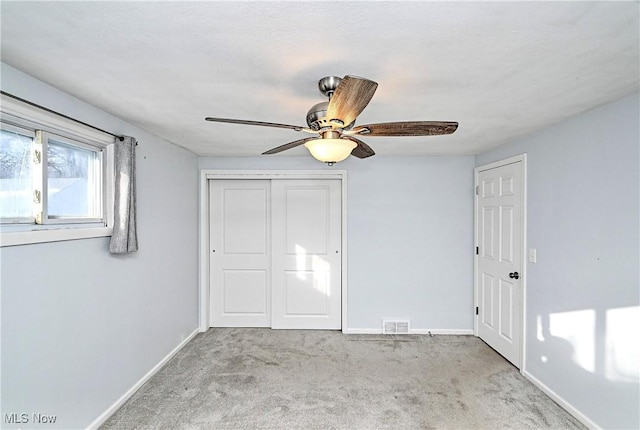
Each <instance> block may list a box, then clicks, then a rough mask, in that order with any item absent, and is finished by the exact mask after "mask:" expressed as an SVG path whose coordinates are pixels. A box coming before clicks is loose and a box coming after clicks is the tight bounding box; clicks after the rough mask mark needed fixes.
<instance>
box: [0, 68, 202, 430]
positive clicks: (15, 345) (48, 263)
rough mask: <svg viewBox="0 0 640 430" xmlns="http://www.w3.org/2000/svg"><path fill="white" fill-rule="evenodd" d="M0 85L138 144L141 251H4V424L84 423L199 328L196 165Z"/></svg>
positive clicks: (27, 83)
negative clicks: (20, 416) (27, 420)
mask: <svg viewBox="0 0 640 430" xmlns="http://www.w3.org/2000/svg"><path fill="white" fill-rule="evenodd" d="M1 84H2V89H3V90H4V91H7V92H9V93H12V94H15V95H17V96H20V97H23V98H25V99H28V100H31V101H34V102H36V103H39V104H41V105H44V106H46V107H49V108H52V109H55V110H58V111H60V112H63V113H65V114H67V115H69V116H72V117H74V118H77V119H80V120H83V121H85V122H88V123H90V124H93V125H96V126H98V127H101V128H103V129H106V130H110V131H114V132H117V133H125V134H129V135H132V136H134V137H136V138H137V139H138V141H139V142H140V145H139V146H138V148H137V160H136V161H137V167H138V171H137V175H138V176H137V186H138V238H139V245H140V250H139V251H138V252H137V253H134V254H131V255H126V256H118V257H115V256H112V255H110V254H109V251H108V244H109V238H96V239H87V240H74V241H66V242H55V243H46V244H37V245H25V246H15V247H8V248H2V249H1V250H0V261H1V265H2V267H1V273H2V278H1V294H2V296H1V299H2V415H1V416H2V419H4V414H5V413H28V414H29V416H30V417H31V414H32V413H42V414H54V415H57V421H56V424H55V425H44V424H43V425H42V426H41V427H42V428H44V427H46V428H66V429H69V428H84V427H86V426H87V425H88V424H90V423H91V422H92V421H93V420H94V419H96V418H97V417H98V416H99V415H100V414H101V413H103V412H104V411H105V410H106V409H107V408H108V407H110V406H111V405H112V404H113V403H114V402H115V401H116V400H118V398H120V396H122V395H123V394H124V393H125V392H126V391H127V390H128V389H129V388H131V387H132V386H133V385H134V384H135V383H136V382H137V381H138V380H139V379H140V378H142V377H143V376H144V375H145V374H146V373H147V372H148V371H149V370H151V368H152V367H153V366H155V365H156V364H157V363H158V362H159V361H160V360H161V359H162V358H164V357H165V356H166V355H167V354H168V353H169V352H170V351H172V350H173V349H174V348H175V347H176V346H177V345H178V344H180V342H181V341H182V340H183V339H185V338H186V337H187V336H188V335H189V334H191V333H192V332H193V331H194V330H195V329H196V328H197V316H198V310H197V306H198V302H197V300H198V290H197V288H198V280H197V273H198V272H197V267H198V264H197V261H198V254H197V250H198V245H197V243H198V230H197V229H198V215H197V213H198V212H197V208H198V203H197V189H198V179H197V158H196V157H195V156H194V155H193V154H192V153H190V152H188V151H185V150H183V149H181V148H178V147H177V146H175V145H172V144H170V143H168V142H166V141H163V140H161V139H159V138H157V137H155V136H153V135H151V134H149V133H146V132H144V131H142V130H140V129H138V128H135V127H133V126H131V125H129V124H127V123H125V122H123V121H121V120H119V119H116V118H115V117H113V116H110V115H108V114H106V113H104V112H102V111H100V110H98V109H96V108H93V107H91V106H89V105H86V104H84V103H83V102H81V101H79V100H77V99H74V98H72V97H70V96H68V95H66V94H64V93H62V92H60V91H58V90H56V89H54V88H52V87H50V86H47V85H45V84H43V83H42V82H39V81H36V80H35V79H33V78H31V77H29V76H27V75H24V74H22V73H21V72H18V71H17V70H15V69H13V68H11V67H8V66H6V65H4V64H3V65H2V81H1ZM105 90H108V89H105ZM31 426H33V424H29V427H31ZM14 427H25V426H20V425H16V426H14ZM36 427H37V426H36ZM3 428H12V426H10V425H6V424H5V427H3Z"/></svg>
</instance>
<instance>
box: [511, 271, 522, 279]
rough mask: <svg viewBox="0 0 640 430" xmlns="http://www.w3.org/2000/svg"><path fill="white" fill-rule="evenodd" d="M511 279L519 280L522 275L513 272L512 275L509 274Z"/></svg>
mask: <svg viewBox="0 0 640 430" xmlns="http://www.w3.org/2000/svg"><path fill="white" fill-rule="evenodd" d="M509 277H510V278H511V279H518V278H520V274H519V273H518V272H511V273H509Z"/></svg>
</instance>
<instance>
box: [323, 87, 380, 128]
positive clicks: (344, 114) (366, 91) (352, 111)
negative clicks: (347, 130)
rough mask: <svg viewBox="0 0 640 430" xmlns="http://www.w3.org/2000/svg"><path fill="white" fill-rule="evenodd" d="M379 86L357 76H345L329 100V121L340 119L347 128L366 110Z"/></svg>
mask: <svg viewBox="0 0 640 430" xmlns="http://www.w3.org/2000/svg"><path fill="white" fill-rule="evenodd" d="M376 88H378V84H377V83H375V82H373V81H370V80H368V79H364V78H358V77H356V76H345V77H344V79H342V81H341V82H340V84H339V85H338V88H336V91H335V92H334V93H333V95H332V96H331V99H330V100H329V106H328V107H327V116H326V117H327V120H329V121H331V120H333V119H338V120H340V121H342V123H343V124H344V125H345V126H347V125H349V124H351V123H352V122H353V121H354V120H355V119H356V117H357V116H358V115H360V113H361V112H362V111H363V110H364V108H365V107H367V105H368V104H369V102H370V101H371V98H372V97H373V94H374V93H375V92H376Z"/></svg>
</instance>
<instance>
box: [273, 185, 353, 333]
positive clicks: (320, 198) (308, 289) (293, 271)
mask: <svg viewBox="0 0 640 430" xmlns="http://www.w3.org/2000/svg"><path fill="white" fill-rule="evenodd" d="M271 195H272V212H271V213H272V238H273V242H272V284H271V285H272V290H271V291H272V300H271V309H272V314H271V327H272V328H276V329H340V328H341V315H342V310H341V302H342V298H341V295H342V291H341V278H342V275H341V258H342V257H341V254H342V250H341V243H342V239H341V237H342V228H341V221H342V220H341V218H342V216H341V213H342V209H341V205H342V197H341V182H340V181H339V180H335V179H331V180H324V179H314V180H291V179H286V180H275V179H274V180H272V184H271Z"/></svg>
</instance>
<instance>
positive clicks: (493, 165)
mask: <svg viewBox="0 0 640 430" xmlns="http://www.w3.org/2000/svg"><path fill="white" fill-rule="evenodd" d="M518 162H520V163H522V164H521V165H522V183H521V187H520V192H521V193H522V214H521V229H522V231H521V234H522V249H521V255H520V267H521V272H522V276H521V285H522V300H521V304H520V306H521V309H520V311H521V316H522V321H521V325H520V327H521V330H522V333H520V340H521V342H522V344H521V345H520V369H519V370H520V373H522V372H524V369H525V361H526V345H527V338H526V334H527V315H526V312H527V306H526V303H527V257H526V256H527V154H526V153H523V154H519V155H515V156H513V157H509V158H504V159H502V160H498V161H494V162H492V163H488V164H484V165H482V166H478V167H476V168H475V169H474V171H473V184H474V190H478V187H479V185H480V184H479V183H478V175H479V173H480V172H483V171H485V170H490V169H495V168H497V167H502V166H506V165H509V164H515V163H518ZM478 212H479V211H478V194H477V193H476V192H475V191H474V193H473V241H474V247H475V248H474V253H473V308H474V317H473V334H474V335H475V336H476V337H478V315H476V314H475V309H476V308H477V307H478V306H480V305H479V285H478V257H479V256H478V254H476V252H475V249H477V246H478V243H479V241H478V232H479V228H478V222H479V213H478Z"/></svg>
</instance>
